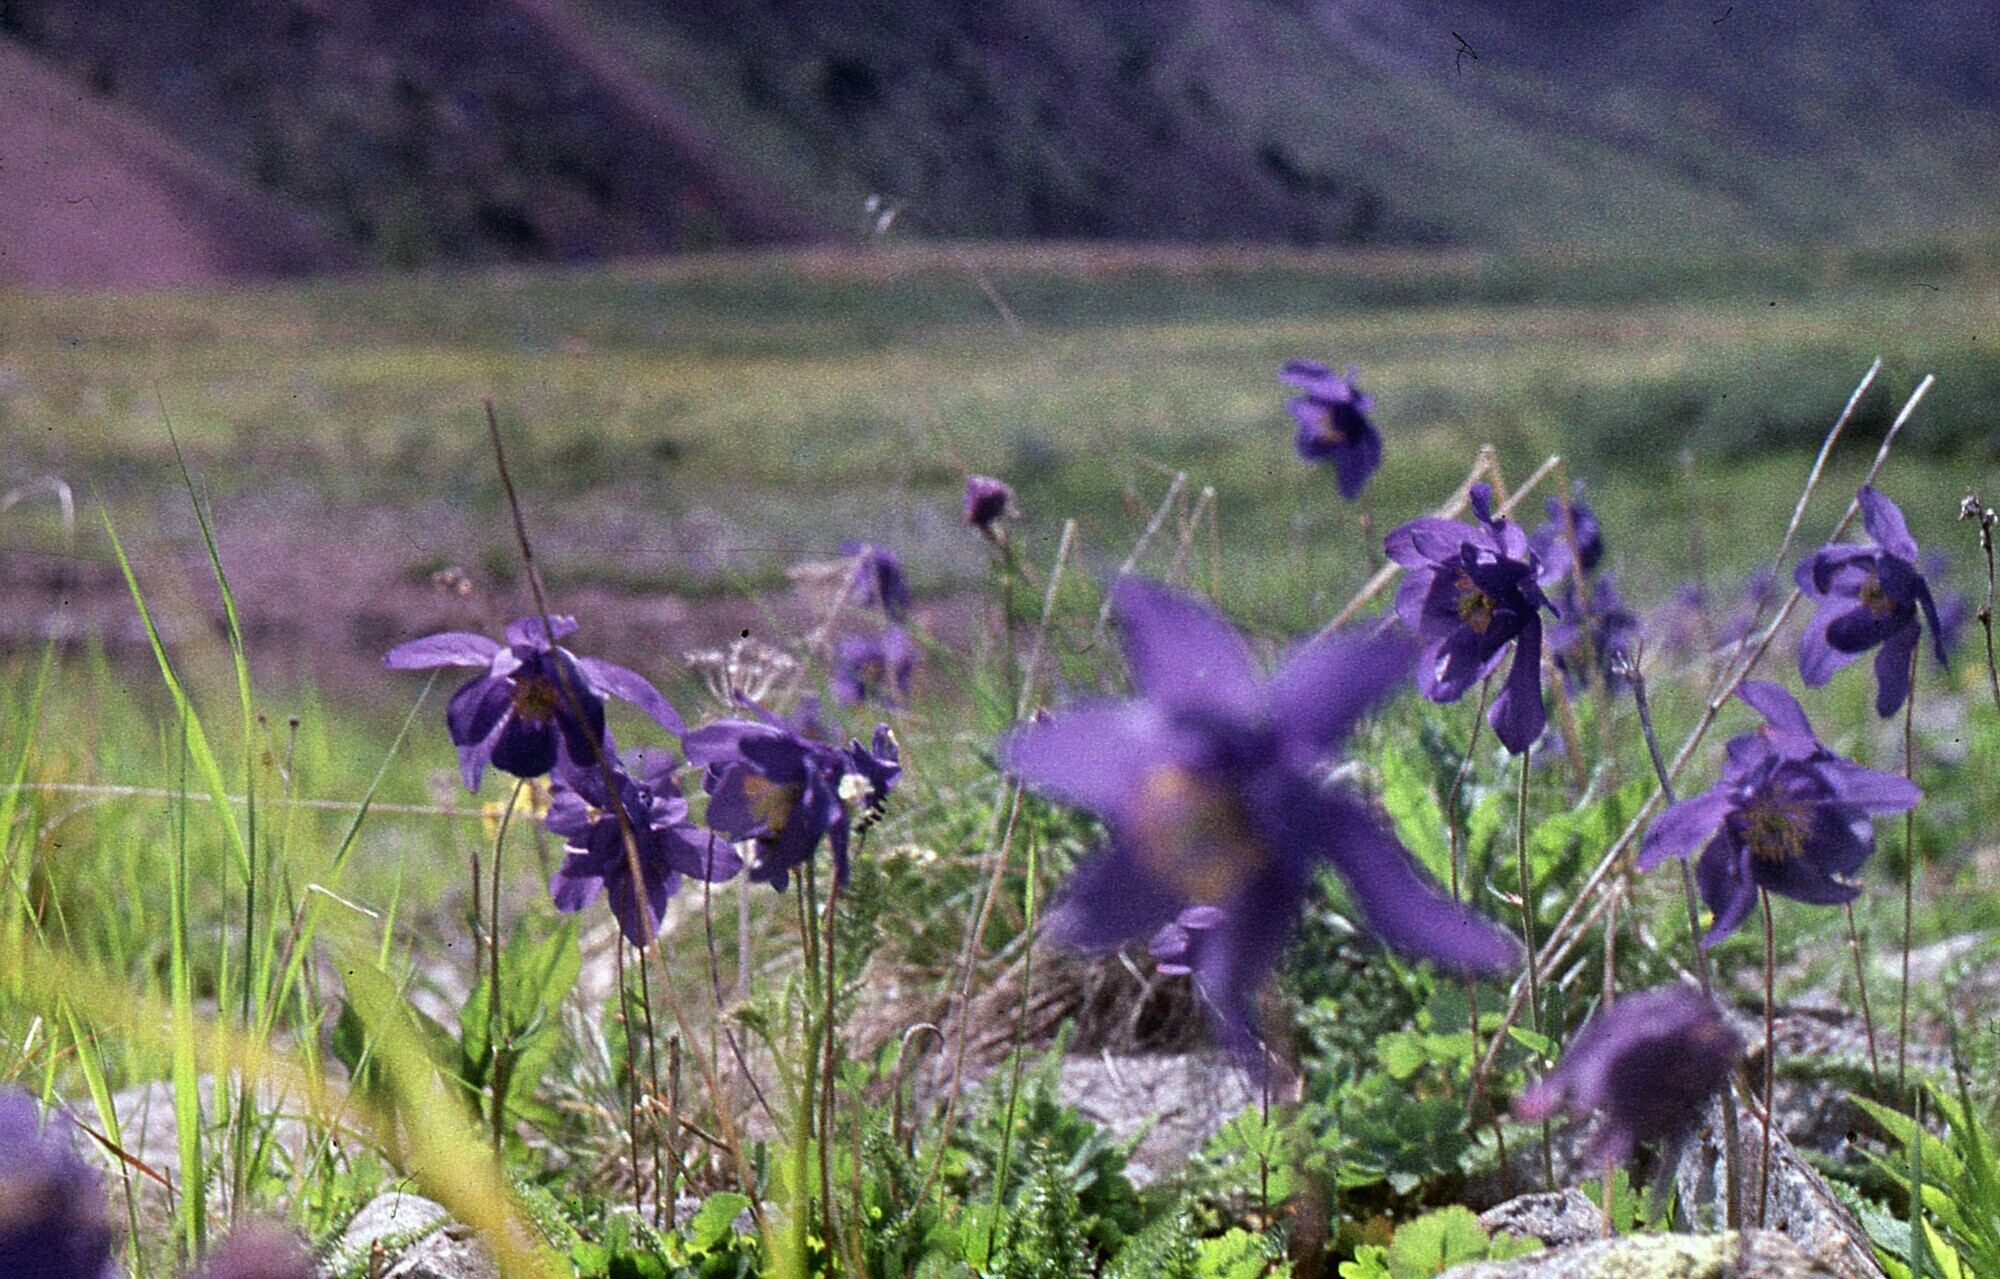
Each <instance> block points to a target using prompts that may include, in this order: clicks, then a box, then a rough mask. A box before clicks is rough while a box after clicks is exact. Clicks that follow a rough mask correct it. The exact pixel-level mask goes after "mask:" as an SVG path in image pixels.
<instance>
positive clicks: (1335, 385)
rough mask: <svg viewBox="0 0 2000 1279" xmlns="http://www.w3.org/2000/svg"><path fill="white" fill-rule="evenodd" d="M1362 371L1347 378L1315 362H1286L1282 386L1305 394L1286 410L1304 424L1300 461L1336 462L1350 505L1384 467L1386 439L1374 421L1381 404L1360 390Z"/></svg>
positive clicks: (1342, 490) (1353, 371) (1280, 374)
mask: <svg viewBox="0 0 2000 1279" xmlns="http://www.w3.org/2000/svg"><path fill="white" fill-rule="evenodd" d="M1359 371H1360V370H1358V369H1354V368H1349V369H1348V370H1347V376H1346V377H1341V376H1339V375H1338V374H1336V373H1334V372H1333V370H1331V369H1329V368H1327V367H1326V365H1324V364H1320V363H1318V362H1317V361H1314V360H1286V361H1285V363H1284V366H1283V367H1282V368H1280V369H1279V370H1278V377H1279V378H1280V379H1281V380H1282V381H1284V382H1285V383H1286V384H1287V385H1289V386H1294V387H1297V388H1298V389H1299V390H1301V391H1304V392H1305V394H1304V395H1300V396H1296V397H1294V398H1293V399H1292V400H1291V401H1290V402H1288V403H1287V404H1286V405H1285V407H1286V408H1288V409H1290V410H1291V411H1292V417H1293V418H1295V419H1297V421H1298V424H1299V438H1298V449H1299V456H1300V457H1302V458H1304V459H1305V460H1306V461H1308V462H1324V461H1326V460H1327V459H1328V458H1331V459H1333V473H1334V477H1335V479H1336V480H1337V482H1338V483H1339V486H1340V495H1341V496H1342V497H1343V498H1345V499H1347V500H1348V501H1350V502H1352V501H1353V500H1354V499H1355V498H1357V497H1359V496H1361V489H1362V487H1363V486H1364V485H1366V484H1367V483H1368V477H1369V476H1371V475H1373V474H1374V473H1375V468H1376V467H1378V466H1380V465H1382V436H1381V434H1380V433H1379V432H1377V431H1376V429H1375V424H1374V423H1372V422H1370V421H1369V420H1368V410H1369V409H1371V408H1373V407H1374V406H1375V401H1374V399H1373V398H1372V397H1371V396H1368V395H1366V394H1363V393H1362V391H1361V389H1360V388H1359V387H1357V386H1355V385H1354V378H1355V375H1356V374H1357V373H1359Z"/></svg>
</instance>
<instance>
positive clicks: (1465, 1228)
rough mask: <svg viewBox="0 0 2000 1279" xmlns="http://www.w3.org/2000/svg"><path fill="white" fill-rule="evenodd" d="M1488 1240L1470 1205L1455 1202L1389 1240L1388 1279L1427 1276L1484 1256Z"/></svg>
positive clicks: (1412, 1224)
mask: <svg viewBox="0 0 2000 1279" xmlns="http://www.w3.org/2000/svg"><path fill="white" fill-rule="evenodd" d="M1488 1243H1489V1241H1488V1239H1487V1237H1486V1229H1485V1227H1483V1226H1481V1225H1480V1224H1479V1218H1478V1217H1476V1216H1474V1215H1473V1212H1472V1210H1471V1209H1470V1208H1464V1207H1460V1206H1458V1205H1456V1204H1454V1205H1452V1206H1451V1207H1449V1208H1440V1209H1438V1210H1437V1211H1436V1212H1432V1213H1426V1214H1424V1215H1423V1216H1421V1217H1419V1218H1417V1219H1416V1220H1415V1221H1412V1222H1410V1223H1409V1224H1408V1225H1405V1226H1403V1227H1401V1228H1400V1229H1398V1230H1397V1231H1396V1236H1395V1238H1393V1239H1391V1240H1390V1241H1389V1258H1388V1260H1389V1279H1430V1277H1431V1276H1432V1275H1439V1274H1443V1273H1444V1272H1445V1271H1447V1270H1449V1269H1451V1268H1452V1267H1453V1266H1456V1265H1460V1264H1462V1263H1464V1262H1468V1261H1478V1260H1480V1259H1481V1258H1483V1257H1485V1256H1486V1250H1487V1246H1488Z"/></svg>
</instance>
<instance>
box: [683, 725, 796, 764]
mask: <svg viewBox="0 0 2000 1279" xmlns="http://www.w3.org/2000/svg"><path fill="white" fill-rule="evenodd" d="M782 731H783V730H781V729H777V728H773V727H772V726H771V725H769V724H759V723H758V722H756V721H755V720H748V719H719V720H716V721H715V722H714V723H712V724H703V725H702V726H701V727H700V728H697V729H694V730H692V731H691V732H688V733H684V734H682V735H681V750H683V751H684V752H686V754H687V761H688V763H690V764H692V765H694V766H695V767H696V768H708V767H710V766H712V765H715V764H721V763H726V762H727V761H729V760H733V759H736V758H739V757H740V756H741V755H742V753H743V743H744V741H745V740H746V739H748V738H751V737H770V736H773V735H776V734H778V733H780V732H782Z"/></svg>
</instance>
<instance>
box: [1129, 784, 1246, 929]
mask: <svg viewBox="0 0 2000 1279" xmlns="http://www.w3.org/2000/svg"><path fill="white" fill-rule="evenodd" d="M1136 810H1137V820H1136V822H1135V826H1136V828H1137V829H1136V830H1135V831H1134V834H1135V835H1136V837H1137V838H1135V839H1134V840H1133V845H1134V851H1135V853H1136V855H1137V856H1138V858H1139V860H1140V861H1141V863H1142V864H1143V865H1144V867H1145V869H1146V870H1147V871H1149V872H1151V873H1152V874H1153V875H1155V876H1156V877H1158V878H1159V880H1160V881H1161V882H1163V883H1164V884H1166V885H1167V886H1168V887H1170V888H1172V889H1173V890H1174V891H1175V892H1177V893H1179V894H1180V895H1181V896H1182V897H1184V898H1185V899H1186V900H1188V901H1189V902H1191V903H1194V904H1196V905H1201V906H1220V905H1223V904H1225V903H1227V902H1228V901H1229V900H1230V899H1231V898H1232V897H1234V896H1235V894H1236V891H1237V890H1238V889H1239V888H1241V887H1242V885H1243V881H1244V880H1246V879H1248V878H1249V877H1250V876H1251V875H1253V874H1255V873H1257V872H1258V871H1259V870H1262V869H1263V868H1264V866H1265V865H1266V863H1267V862H1268V861H1269V860H1270V859H1269V855H1268V854H1267V853H1266V852H1265V851H1264V847H1263V845H1262V843H1261V842H1260V841H1259V840H1258V839H1257V837H1256V835H1255V834H1254V833H1253V832H1252V831H1251V829H1250V822H1249V818H1248V816H1247V815H1246V814H1245V813H1244V812H1243V806H1242V804H1241V803H1240V802H1238V800H1237V798H1236V797H1235V796H1234V795H1232V794H1229V793H1228V792H1227V791H1225V790H1223V789H1222V788H1221V787H1218V786H1216V785H1214V784H1213V783H1211V782H1208V781H1206V780H1204V779H1202V778H1199V777H1197V776H1196V775H1195V774H1194V773H1192V772H1190V771H1189V770H1187V769H1185V768H1180V767H1177V766H1175V765H1172V764H1162V765H1160V766H1159V767H1157V768H1154V769H1153V770H1152V771H1150V772H1149V773H1147V774H1146V777H1145V780H1144V781H1143V782H1141V784H1140V788H1139V802H1138V804H1137V805H1136Z"/></svg>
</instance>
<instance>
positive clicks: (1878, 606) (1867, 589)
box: [1858, 573, 1896, 617]
mask: <svg viewBox="0 0 2000 1279" xmlns="http://www.w3.org/2000/svg"><path fill="white" fill-rule="evenodd" d="M1858 594H1859V595H1860V597H1861V602H1862V603H1863V604H1865V605H1866V606H1867V608H1868V611H1869V612H1870V613H1873V614H1874V615H1875V616H1877V617H1887V616H1889V614H1891V613H1893V612H1895V611H1896V601H1894V600H1892V599H1890V598H1889V593H1888V592H1887V591H1885V590H1883V589H1882V578H1881V575H1880V574H1876V573H1870V574H1869V575H1868V580H1867V581H1865V582H1863V583H1862V584H1861V590H1860V591H1859V592H1858Z"/></svg>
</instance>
